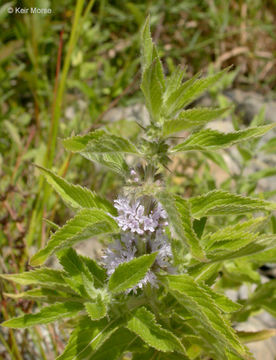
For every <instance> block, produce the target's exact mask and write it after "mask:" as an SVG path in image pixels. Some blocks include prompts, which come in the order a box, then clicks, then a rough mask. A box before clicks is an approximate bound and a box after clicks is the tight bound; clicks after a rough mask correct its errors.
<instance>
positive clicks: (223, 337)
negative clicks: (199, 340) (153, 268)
mask: <svg viewBox="0 0 276 360" xmlns="http://www.w3.org/2000/svg"><path fill="white" fill-rule="evenodd" d="M166 279H167V281H168V286H169V289H170V291H172V294H173V295H174V296H175V298H176V299H177V300H178V302H179V303H180V304H182V305H183V306H185V307H186V308H187V310H188V311H189V312H190V313H191V314H193V315H194V317H195V319H196V320H197V321H199V322H200V324H201V326H202V328H203V329H204V332H206V331H207V332H208V334H209V336H210V337H212V338H213V343H211V344H210V346H212V347H213V348H214V350H215V352H216V353H217V354H220V358H222V359H225V358H226V359H227V355H226V353H225V350H226V349H228V350H231V351H233V352H234V353H235V354H237V355H239V356H241V358H242V359H248V358H249V357H248V352H247V350H246V349H245V348H244V347H243V346H242V344H241V343H240V342H239V339H238V337H237V336H236V334H235V332H234V330H233V329H232V328H231V326H230V323H229V322H228V321H227V320H226V318H224V317H223V316H222V314H221V312H220V310H219V308H218V307H217V306H216V304H215V302H214V300H213V299H212V297H211V296H210V295H209V294H208V292H206V291H205V289H204V288H202V287H201V286H200V285H199V284H198V283H196V282H195V281H194V280H193V278H191V277H190V276H189V275H186V274H182V275H169V276H167V277H166ZM198 331H199V332H200V329H199V330H198Z"/></svg>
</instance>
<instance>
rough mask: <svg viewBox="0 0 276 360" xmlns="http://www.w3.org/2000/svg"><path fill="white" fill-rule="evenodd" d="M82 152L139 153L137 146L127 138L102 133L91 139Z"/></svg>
mask: <svg viewBox="0 0 276 360" xmlns="http://www.w3.org/2000/svg"><path fill="white" fill-rule="evenodd" d="M81 152H82V154H87V153H88V154H89V153H91V154H92V155H93V154H106V153H107V154H110V153H111V154H114V153H126V154H127V153H130V154H138V150H137V149H136V147H135V146H134V145H133V144H132V143H131V142H130V141H129V140H127V139H125V138H122V137H120V136H116V135H111V134H106V133H104V134H102V135H101V136H100V137H98V138H97V139H93V140H90V141H89V142H88V144H87V145H86V147H85V148H84V149H83V150H82V151H81Z"/></svg>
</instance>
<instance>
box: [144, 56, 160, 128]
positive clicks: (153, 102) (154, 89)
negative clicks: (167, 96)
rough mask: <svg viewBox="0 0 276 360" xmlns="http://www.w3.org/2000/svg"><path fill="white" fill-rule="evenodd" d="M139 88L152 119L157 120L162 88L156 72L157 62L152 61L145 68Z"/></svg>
mask: <svg viewBox="0 0 276 360" xmlns="http://www.w3.org/2000/svg"><path fill="white" fill-rule="evenodd" d="M141 90H142V92H143V94H144V96H145V100H146V105H147V109H148V111H149V113H150V116H151V118H152V120H153V121H157V122H158V121H159V117H160V111H161V106H162V95H163V88H162V84H161V82H160V79H159V74H158V62H157V61H154V62H153V63H152V64H151V65H150V66H149V67H148V68H146V69H145V71H144V73H143V77H142V83H141Z"/></svg>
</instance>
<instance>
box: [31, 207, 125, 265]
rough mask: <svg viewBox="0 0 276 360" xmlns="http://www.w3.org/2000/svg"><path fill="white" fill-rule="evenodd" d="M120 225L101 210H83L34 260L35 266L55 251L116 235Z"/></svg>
mask: <svg viewBox="0 0 276 360" xmlns="http://www.w3.org/2000/svg"><path fill="white" fill-rule="evenodd" d="M118 231H119V228H118V225H117V223H116V222H115V220H113V219H112V218H111V217H110V216H108V215H107V214H106V213H105V212H104V211H102V210H100V209H83V210H80V211H79V212H78V213H77V215H76V216H75V217H74V218H73V219H71V220H69V221H68V222H67V223H66V224H65V225H64V226H63V227H62V228H60V229H59V230H57V231H56V232H55V233H54V234H53V235H52V236H51V238H50V240H49V242H48V243H47V245H46V247H45V248H44V249H41V250H40V251H39V252H38V253H36V254H35V255H34V256H33V257H32V259H31V264H32V265H33V266H36V265H40V264H42V263H43V262H44V261H45V260H46V259H47V258H48V257H49V256H50V255H52V254H53V253H54V252H55V251H57V250H61V249H65V248H68V247H70V246H72V245H74V244H76V243H77V242H79V241H82V240H86V239H90V238H91V237H93V236H97V235H101V234H110V233H116V232H118Z"/></svg>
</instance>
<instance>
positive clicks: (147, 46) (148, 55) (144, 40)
mask: <svg viewBox="0 0 276 360" xmlns="http://www.w3.org/2000/svg"><path fill="white" fill-rule="evenodd" d="M153 46H154V45H153V42H152V38H151V33H150V17H149V16H148V17H147V19H146V21H145V24H144V26H143V29H142V32H141V51H142V56H141V61H142V69H143V71H144V70H145V69H147V68H148V67H149V66H150V65H151V63H152V53H153Z"/></svg>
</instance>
